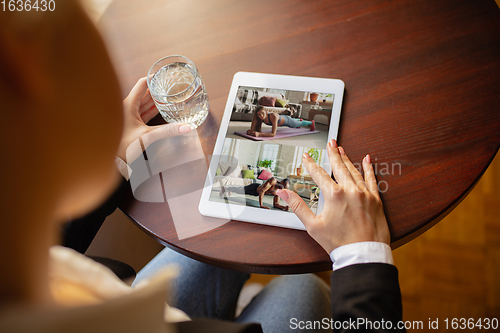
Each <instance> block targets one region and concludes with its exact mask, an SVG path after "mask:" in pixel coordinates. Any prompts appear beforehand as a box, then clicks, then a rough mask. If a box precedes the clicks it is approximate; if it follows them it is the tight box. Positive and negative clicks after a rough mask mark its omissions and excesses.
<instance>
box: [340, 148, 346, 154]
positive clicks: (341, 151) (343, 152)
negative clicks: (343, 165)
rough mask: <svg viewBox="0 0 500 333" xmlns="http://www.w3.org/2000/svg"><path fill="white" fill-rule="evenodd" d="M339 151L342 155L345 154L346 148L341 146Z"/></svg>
mask: <svg viewBox="0 0 500 333" xmlns="http://www.w3.org/2000/svg"><path fill="white" fill-rule="evenodd" d="M339 153H340V155H345V151H344V148H342V147H339Z"/></svg>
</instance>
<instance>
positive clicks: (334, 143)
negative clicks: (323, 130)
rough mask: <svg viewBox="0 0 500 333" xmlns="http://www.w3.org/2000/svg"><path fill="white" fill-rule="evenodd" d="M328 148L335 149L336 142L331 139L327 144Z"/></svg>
mask: <svg viewBox="0 0 500 333" xmlns="http://www.w3.org/2000/svg"><path fill="white" fill-rule="evenodd" d="M328 144H329V145H330V147H332V148H335V147H337V141H335V139H331V140H330V142H329V143H328Z"/></svg>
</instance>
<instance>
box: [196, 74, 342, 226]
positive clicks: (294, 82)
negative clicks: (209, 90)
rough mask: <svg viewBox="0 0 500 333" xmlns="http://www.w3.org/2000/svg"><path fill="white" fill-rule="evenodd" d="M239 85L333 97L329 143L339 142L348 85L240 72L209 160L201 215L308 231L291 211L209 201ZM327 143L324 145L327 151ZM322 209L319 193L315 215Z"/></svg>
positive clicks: (326, 159)
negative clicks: (345, 89)
mask: <svg viewBox="0 0 500 333" xmlns="http://www.w3.org/2000/svg"><path fill="white" fill-rule="evenodd" d="M240 86H245V87H256V88H271V89H283V90H294V91H304V92H311V91H314V92H318V93H329V94H334V96H335V97H334V100H333V106H332V116H331V120H330V124H329V129H328V141H329V140H331V139H337V135H338V129H339V122H340V113H341V108H342V100H343V97H344V88H345V84H344V82H343V81H342V80H339V79H326V78H315V77H303V76H291V75H278V74H263V73H251V72H238V73H236V74H235V75H234V77H233V82H232V84H231V89H230V91H229V95H228V98H227V103H226V107H225V109H224V116H223V117H222V122H221V125H220V128H219V134H218V136H217V141H216V143H215V147H214V152H213V155H212V156H216V157H217V158H212V159H211V161H210V166H209V170H208V174H207V178H206V181H205V186H204V188H203V192H202V195H201V199H200V204H199V206H198V209H199V211H200V213H201V214H202V215H205V216H212V217H219V218H224V219H231V220H237V221H244V222H253V223H259V224H265V225H271V226H278V227H286V228H292V229H300V230H305V227H304V225H303V224H302V222H301V221H300V220H299V219H298V217H297V216H296V215H295V214H293V213H291V212H286V211H278V210H270V209H262V208H257V207H250V206H243V205H236V204H227V203H220V202H214V201H210V200H209V199H210V193H211V190H212V185H213V180H214V179H215V173H216V170H217V167H218V164H219V159H220V156H221V153H222V148H223V146H224V140H225V139H226V134H227V130H228V127H229V122H230V119H231V113H232V110H233V106H234V101H235V98H236V94H237V91H238V88H239V87H240ZM328 141H327V142H328ZM327 142H325V148H326V145H327ZM323 168H324V169H325V171H326V172H327V173H329V174H331V167H330V164H329V163H328V158H327V157H326V156H325V157H324V161H323ZM322 209H323V195H322V193H321V192H320V197H319V202H318V208H317V213H316V214H319V213H320V212H321V211H322Z"/></svg>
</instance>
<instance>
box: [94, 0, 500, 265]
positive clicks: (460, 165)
mask: <svg viewBox="0 0 500 333" xmlns="http://www.w3.org/2000/svg"><path fill="white" fill-rule="evenodd" d="M99 28H100V29H101V30H102V31H103V34H104V37H105V39H106V42H107V44H108V47H109V50H110V53H111V55H112V57H113V58H114V60H115V64H116V68H117V72H118V75H119V78H120V80H121V82H122V86H123V93H124V95H125V94H126V93H127V92H128V91H129V90H130V88H131V87H132V86H133V85H134V83H135V82H136V81H137V79H138V78H139V77H142V76H145V75H146V73H147V71H148V69H149V67H150V66H151V65H152V64H153V63H154V62H155V61H156V60H158V59H160V58H161V57H163V56H165V55H169V54H183V55H186V56H188V57H189V58H191V59H192V60H193V61H194V62H195V63H196V64H197V66H198V69H199V71H200V73H201V75H202V77H203V79H204V81H205V84H206V87H207V91H208V94H209V97H210V115H209V117H208V119H207V120H206V122H205V123H204V124H203V125H202V126H201V127H200V128H199V129H198V130H197V134H198V136H197V138H199V139H198V141H197V143H196V142H194V141H193V140H191V141H190V140H189V139H187V140H186V139H183V140H184V141H182V140H181V139H173V141H172V144H174V145H175V144H182V145H183V147H184V148H186V149H197V148H196V147H195V146H196V145H197V144H198V145H201V149H202V152H203V154H204V155H205V157H206V159H204V158H202V161H203V163H201V164H200V163H191V164H189V163H188V164H187V165H185V166H183V167H182V168H175V170H169V182H167V183H165V190H164V191H165V193H166V192H167V191H168V193H177V192H176V191H180V192H182V193H180V192H179V193H180V194H183V193H187V192H189V191H191V192H193V191H195V190H196V188H195V187H196V186H197V185H196V186H194V185H193V186H194V187H193V186H191V184H194V183H199V182H200V181H201V182H203V178H204V177H205V175H200V174H203V168H205V169H206V162H207V161H208V159H209V156H210V155H211V153H212V150H213V147H214V145H215V140H216V135H217V132H218V128H219V125H220V122H221V119H222V114H223V110H224V106H225V103H226V98H227V95H228V92H229V87H230V85H231V81H232V77H233V75H234V73H235V72H237V71H250V72H264V73H275V74H289V75H301V76H315V77H327V78H339V79H342V80H343V81H344V82H345V85H346V92H345V96H344V102H343V107H342V116H341V123H340V129H339V137H338V141H339V143H340V144H341V145H342V146H343V147H344V148H345V150H346V152H347V153H348V154H349V156H350V158H351V160H353V161H361V159H362V158H363V156H365V155H366V154H367V153H369V154H370V155H371V156H372V159H373V161H374V163H375V165H376V167H377V175H378V180H379V182H380V187H381V190H383V193H381V196H382V199H383V202H384V208H385V212H386V215H387V218H388V223H389V227H390V230H391V237H392V245H393V247H397V246H400V245H402V244H404V243H405V242H407V241H409V240H411V239H412V238H414V237H417V236H418V235H419V234H421V233H422V232H424V231H425V230H427V229H428V228H430V227H431V226H433V225H434V224H435V223H437V222H438V221H439V220H440V219H441V218H443V217H444V216H445V215H446V214H448V213H449V212H450V211H451V210H452V209H453V208H454V207H455V206H456V205H457V204H458V203H460V201H461V200H462V199H463V198H464V197H465V196H466V195H467V193H468V192H469V191H470V190H472V188H473V187H474V185H475V184H476V183H477V181H478V180H479V178H480V177H481V175H482V174H483V173H484V171H485V170H486V168H487V167H488V165H489V163H490V162H491V160H492V159H493V157H494V156H495V154H496V152H497V151H498V148H499V144H500V112H499V111H500V110H499V105H500V80H499V76H500V10H499V8H498V7H497V5H496V4H495V2H494V1H493V0H488V1H486V0H485V1H478V0H440V1H435V0H360V1H326V0H325V1H292V0H289V1H288V0H278V1H271V2H269V1H260V0H258V1H230V0H225V1H223V0H213V1H194V0H184V1H169V2H166V1H160V0H147V1H140V2H139V1H134V0H121V1H114V2H113V3H112V4H111V5H110V7H109V8H108V9H107V11H106V12H105V13H104V15H103V17H102V19H101V20H100V22H99ZM155 120H156V121H157V122H160V121H161V119H158V118H157V119H155ZM176 140H177V141H176ZM198 148H199V147H198ZM200 170H201V172H200ZM175 179H178V181H176V180H175ZM200 179H201V180H200ZM186 187H187V189H186ZM165 193H164V196H166V194H165ZM177 203H178V204H179V202H177ZM197 204H198V203H197V202H189V201H186V202H182V201H181V206H182V207H183V209H184V210H185V211H184V213H183V214H184V215H183V217H184V218H185V219H186V220H188V221H190V223H191V226H192V227H193V228H194V229H196V226H197V224H199V225H203V224H204V223H205V222H206V221H205V220H203V217H201V216H200V214H199V212H198V210H197ZM170 206H173V205H169V203H168V202H156V203H155V202H143V201H138V200H136V199H134V197H133V196H132V194H131V193H129V194H128V195H127V196H126V198H125V199H124V201H123V202H122V204H121V209H122V210H123V211H124V212H125V213H126V214H127V215H128V216H129V217H130V218H131V219H132V220H133V221H134V222H135V223H136V224H137V225H139V226H140V227H141V228H143V230H145V231H146V232H147V233H149V234H150V235H151V236H153V237H154V238H155V239H157V240H158V241H160V242H161V243H163V244H165V245H167V246H170V247H172V248H174V249H175V250H177V251H179V252H181V253H184V254H186V255H188V256H190V257H193V258H195V259H198V260H201V261H204V262H207V263H211V264H215V265H218V266H221V267H227V268H232V269H236V270H241V271H247V272H255V273H274V274H289V273H302V272H312V271H321V270H327V269H329V268H330V260H329V257H328V255H327V253H325V251H323V250H322V248H321V247H320V246H319V245H318V244H317V243H316V242H314V240H312V239H311V238H310V237H309V236H308V235H307V233H306V232H304V231H298V230H291V229H285V228H277V227H268V226H263V225H257V224H252V223H243V222H238V221H230V222H227V223H223V224H222V225H221V226H220V227H218V228H216V229H213V230H210V231H208V232H205V233H203V234H199V235H196V236H193V237H189V238H184V237H180V236H179V235H178V233H177V231H176V226H175V224H174V223H173V217H172V216H173V215H174V213H173V211H174V207H170ZM177 210H178V209H177ZM175 214H177V213H175ZM471 223H473V221H471Z"/></svg>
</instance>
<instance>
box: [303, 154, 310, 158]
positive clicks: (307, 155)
mask: <svg viewBox="0 0 500 333" xmlns="http://www.w3.org/2000/svg"><path fill="white" fill-rule="evenodd" d="M302 157H303V158H309V157H311V156H309V154H308V153H304V155H302Z"/></svg>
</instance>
